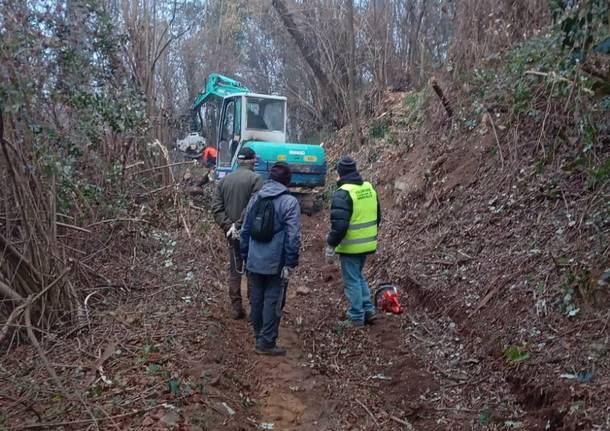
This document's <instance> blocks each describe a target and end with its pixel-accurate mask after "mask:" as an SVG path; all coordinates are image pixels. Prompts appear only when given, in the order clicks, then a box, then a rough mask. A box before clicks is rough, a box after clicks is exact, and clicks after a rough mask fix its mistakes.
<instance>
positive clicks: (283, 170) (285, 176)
mask: <svg viewBox="0 0 610 431" xmlns="http://www.w3.org/2000/svg"><path fill="white" fill-rule="evenodd" d="M269 172H270V175H269V178H271V179H272V180H274V181H277V182H278V183H282V184H284V185H285V186H286V187H288V184H290V180H291V179H292V172H291V171H290V166H288V165H287V164H286V163H284V162H277V163H276V164H274V165H273V166H272V167H271V171H269Z"/></svg>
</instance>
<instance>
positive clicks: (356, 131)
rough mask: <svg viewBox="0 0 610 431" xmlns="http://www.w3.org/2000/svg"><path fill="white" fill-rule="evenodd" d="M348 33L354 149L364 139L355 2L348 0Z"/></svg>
mask: <svg viewBox="0 0 610 431" xmlns="http://www.w3.org/2000/svg"><path fill="white" fill-rule="evenodd" d="M347 32H348V38H349V50H350V53H349V60H348V68H349V71H348V75H347V77H348V86H349V92H348V98H349V101H348V110H349V117H350V122H351V125H352V145H353V146H354V148H357V147H358V146H360V144H361V142H362V137H361V136H360V119H359V116H358V105H357V101H356V88H355V86H356V65H355V62H356V60H355V57H356V36H355V33H354V0H347Z"/></svg>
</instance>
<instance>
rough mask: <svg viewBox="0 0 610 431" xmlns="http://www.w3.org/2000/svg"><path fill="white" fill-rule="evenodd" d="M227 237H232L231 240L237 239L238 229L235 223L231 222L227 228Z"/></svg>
mask: <svg viewBox="0 0 610 431" xmlns="http://www.w3.org/2000/svg"><path fill="white" fill-rule="evenodd" d="M227 238H229V239H232V240H238V239H239V229H237V228H236V227H235V223H233V224H232V225H231V229H229V230H228V231H227Z"/></svg>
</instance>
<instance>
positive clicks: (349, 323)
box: [339, 319, 364, 329]
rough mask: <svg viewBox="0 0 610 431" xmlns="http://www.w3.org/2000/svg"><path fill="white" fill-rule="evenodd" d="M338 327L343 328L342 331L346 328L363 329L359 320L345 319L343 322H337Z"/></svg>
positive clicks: (362, 323) (362, 324)
mask: <svg viewBox="0 0 610 431" xmlns="http://www.w3.org/2000/svg"><path fill="white" fill-rule="evenodd" d="M339 327H340V328H343V329H347V328H359V329H361V328H364V322H361V321H359V320H350V319H345V320H341V321H340V322H339Z"/></svg>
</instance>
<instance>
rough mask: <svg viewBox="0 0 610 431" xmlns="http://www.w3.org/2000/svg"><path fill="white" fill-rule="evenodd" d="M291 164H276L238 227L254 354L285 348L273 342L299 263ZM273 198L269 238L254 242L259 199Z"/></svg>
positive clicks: (283, 351) (279, 351) (276, 352)
mask: <svg viewBox="0 0 610 431" xmlns="http://www.w3.org/2000/svg"><path fill="white" fill-rule="evenodd" d="M291 175H292V174H291V171H290V167H289V166H288V165H287V164H285V163H281V162H280V163H276V164H275V165H273V167H272V168H271V171H270V176H269V180H267V181H265V183H264V184H263V188H262V189H261V190H260V192H258V193H257V194H256V195H255V196H253V197H252V199H251V200H250V203H249V204H248V208H247V209H246V214H245V216H244V224H243V227H242V229H241V237H240V243H241V253H242V258H243V259H244V260H245V261H246V269H247V271H248V275H249V277H250V308H251V310H250V313H251V320H252V328H253V329H254V335H255V337H256V344H255V351H256V353H259V354H263V355H270V356H282V355H285V354H286V349H285V348H282V347H279V346H277V345H276V340H277V336H278V330H279V325H280V319H281V316H282V308H283V307H284V303H285V301H286V296H285V295H286V287H287V286H288V280H289V279H290V277H291V276H292V274H293V272H294V270H295V268H296V266H297V265H298V263H299V249H300V247H301V223H300V213H301V209H300V207H299V203H298V201H297V200H296V198H295V197H294V196H292V195H290V194H289V193H288V188H287V186H288V184H290V179H291ZM262 199H272V203H273V216H274V219H273V230H272V231H271V234H270V238H269V241H267V242H262V241H257V240H255V239H254V238H253V237H252V236H251V232H252V231H251V228H252V225H253V223H254V222H255V220H254V219H255V217H258V215H259V212H258V210H257V206H258V203H257V202H258V201H259V200H262Z"/></svg>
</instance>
